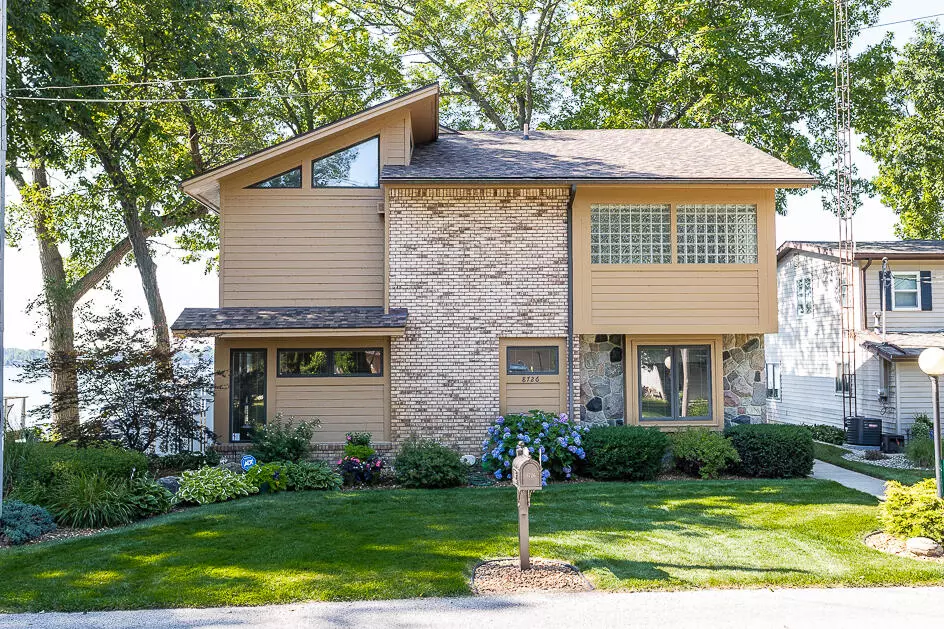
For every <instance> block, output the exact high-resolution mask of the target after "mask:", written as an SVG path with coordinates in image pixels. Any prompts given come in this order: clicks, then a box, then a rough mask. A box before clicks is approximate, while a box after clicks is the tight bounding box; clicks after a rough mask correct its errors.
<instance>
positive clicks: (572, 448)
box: [567, 446, 577, 452]
mask: <svg viewBox="0 0 944 629" xmlns="http://www.w3.org/2000/svg"><path fill="white" fill-rule="evenodd" d="M567 449H568V450H570V451H571V452H577V447H576V446H567Z"/></svg>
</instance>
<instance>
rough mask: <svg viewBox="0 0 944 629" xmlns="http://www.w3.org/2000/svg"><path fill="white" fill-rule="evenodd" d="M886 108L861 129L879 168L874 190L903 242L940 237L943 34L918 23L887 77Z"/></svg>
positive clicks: (943, 211) (943, 223)
mask: <svg viewBox="0 0 944 629" xmlns="http://www.w3.org/2000/svg"><path fill="white" fill-rule="evenodd" d="M877 81H879V82H882V83H883V85H881V86H880V87H881V89H879V90H878V91H880V92H884V93H885V94H886V100H885V105H886V107H885V108H884V109H882V110H881V111H879V112H877V114H876V115H875V116H874V117H873V118H870V119H868V120H865V121H863V124H862V125H861V126H862V127H863V131H864V133H865V138H864V141H863V144H862V148H863V150H864V151H865V152H866V153H868V154H869V155H871V156H872V158H873V159H874V160H875V163H876V164H877V166H878V175H877V176H876V177H875V179H874V182H873V183H874V185H875V189H876V190H877V191H878V193H879V195H880V196H881V199H882V202H883V203H884V204H885V205H887V206H888V207H890V208H892V209H893V210H894V211H895V213H896V214H898V225H897V227H896V231H897V233H898V235H899V236H900V237H902V238H944V32H942V31H941V30H940V28H939V27H937V26H936V25H931V24H919V25H918V27H917V33H916V35H915V37H914V39H913V40H912V41H911V42H909V43H908V44H906V45H905V46H904V48H903V50H902V52H901V55H900V56H899V58H898V59H897V61H896V63H895V65H894V67H893V68H891V69H890V71H889V72H887V73H883V74H881V75H879V76H878V77H877Z"/></svg>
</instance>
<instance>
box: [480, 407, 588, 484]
mask: <svg viewBox="0 0 944 629" xmlns="http://www.w3.org/2000/svg"><path fill="white" fill-rule="evenodd" d="M587 430H589V426H587V425H584V424H578V423H575V422H573V421H571V420H570V419H569V418H568V417H567V415H563V414H562V415H559V416H558V415H556V414H554V413H546V412H544V411H529V412H528V413H524V414H509V415H505V416H503V417H499V418H498V419H496V420H495V422H494V423H493V424H492V425H491V426H489V427H488V438H487V439H485V440H484V441H482V467H483V468H484V469H485V471H486V472H488V473H489V474H492V475H493V476H494V477H495V478H497V479H498V480H502V479H505V478H509V479H510V478H511V462H512V461H513V460H514V458H515V456H516V451H517V450H516V449H517V447H518V442H519V441H520V442H523V443H524V444H525V447H526V448H527V449H528V451H529V452H530V453H531V456H532V457H535V458H540V460H541V468H542V475H543V477H544V478H543V479H542V481H541V482H542V484H547V479H548V478H549V477H554V478H570V477H571V474H573V470H574V466H575V465H576V463H577V462H578V461H581V460H583V459H584V458H585V457H586V452H585V451H584V449H583V438H584V436H585V435H586V432H587Z"/></svg>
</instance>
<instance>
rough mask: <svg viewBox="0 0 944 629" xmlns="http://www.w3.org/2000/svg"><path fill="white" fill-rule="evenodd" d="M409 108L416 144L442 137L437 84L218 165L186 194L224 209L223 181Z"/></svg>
mask: <svg viewBox="0 0 944 629" xmlns="http://www.w3.org/2000/svg"><path fill="white" fill-rule="evenodd" d="M404 108H405V109H408V110H409V111H410V119H411V121H412V127H413V141H414V142H415V143H416V144H424V143H426V142H432V141H433V140H435V139H436V138H437V137H438V136H439V84H438V83H433V84H431V85H426V86H424V87H421V88H418V89H415V90H413V91H412V92H408V93H406V94H404V95H402V96H398V97H396V98H392V99H390V100H387V101H384V102H382V103H379V104H377V105H374V106H373V107H370V108H368V109H365V110H363V111H360V112H358V113H356V114H353V115H351V116H347V117H346V118H341V119H340V120H335V121H334V122H331V123H328V124H326V125H324V126H321V127H318V128H317V129H312V130H311V131H308V132H307V133H302V134H300V135H296V136H294V137H292V138H289V139H287V140H284V141H282V142H279V143H278V144H274V145H272V146H270V147H268V148H264V149H262V150H259V151H256V152H255V153H250V154H249V155H246V156H245V157H241V158H239V159H237V160H234V161H232V162H229V163H227V164H223V165H221V166H217V167H216V168H213V169H211V170H208V171H206V172H205V173H201V174H199V175H197V176H195V177H191V178H190V179H187V180H185V181H183V182H182V183H181V185H180V187H181V189H182V190H183V191H184V193H185V194H187V195H189V196H191V197H193V198H194V199H196V200H197V201H199V202H200V203H202V204H203V205H205V206H206V207H208V208H209V209H210V210H212V211H214V212H219V210H220V180H221V179H223V178H224V177H228V176H230V175H232V174H234V173H237V172H239V171H241V170H243V169H246V168H251V167H252V166H256V165H258V164H260V163H262V162H265V161H267V160H270V159H273V158H275V157H278V156H280V155H284V154H285V153H288V152H290V151H294V150H296V149H299V148H302V147H304V146H306V145H308V144H312V143H314V142H319V141H321V140H324V139H325V138H327V137H329V136H331V135H333V134H335V133H338V132H340V131H343V130H345V129H348V128H350V127H353V126H356V125H359V124H362V123H364V122H367V121H369V120H372V119H374V118H377V117H379V116H383V115H386V114H389V113H391V112H393V111H396V110H398V109H404Z"/></svg>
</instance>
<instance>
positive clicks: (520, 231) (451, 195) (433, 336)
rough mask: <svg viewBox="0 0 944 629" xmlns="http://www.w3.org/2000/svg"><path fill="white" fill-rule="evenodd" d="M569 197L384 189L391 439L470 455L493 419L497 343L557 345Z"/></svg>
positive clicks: (563, 309) (563, 316) (520, 191)
mask: <svg viewBox="0 0 944 629" xmlns="http://www.w3.org/2000/svg"><path fill="white" fill-rule="evenodd" d="M569 192H570V191H569V189H568V188H564V187H560V188H547V187H542V188H458V187H457V188H389V189H388V199H387V207H386V218H387V222H388V229H389V251H390V263H389V264H390V306H391V307H405V308H408V309H409V311H410V316H409V322H408V324H407V327H406V334H404V335H403V336H402V337H396V338H394V339H393V340H392V342H391V346H390V358H391V364H392V365H393V367H392V369H391V374H390V387H391V396H390V397H391V406H392V413H391V424H392V425H391V429H392V437H393V441H394V442H398V441H401V440H403V439H405V438H406V437H408V436H410V435H411V434H416V435H420V436H425V437H431V438H434V439H437V440H439V441H441V442H443V443H447V444H450V445H454V446H457V447H458V448H459V449H460V450H462V451H463V452H464V453H472V454H478V453H479V449H480V444H481V441H482V439H483V438H484V436H485V428H486V426H487V425H488V424H489V422H491V421H492V420H494V418H495V417H496V416H497V415H498V408H499V393H498V379H499V373H498V340H499V338H507V337H557V338H562V337H566V335H567V225H566V217H567V202H568V198H569ZM575 344H576V339H575ZM575 353H576V352H575ZM575 367H576V365H575ZM561 369H562V370H563V369H566V360H565V357H563V356H562V357H561ZM574 378H575V380H577V381H578V382H579V375H578V370H577V369H576V368H575V369H574ZM576 390H578V391H579V387H578V388H577V389H576Z"/></svg>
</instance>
